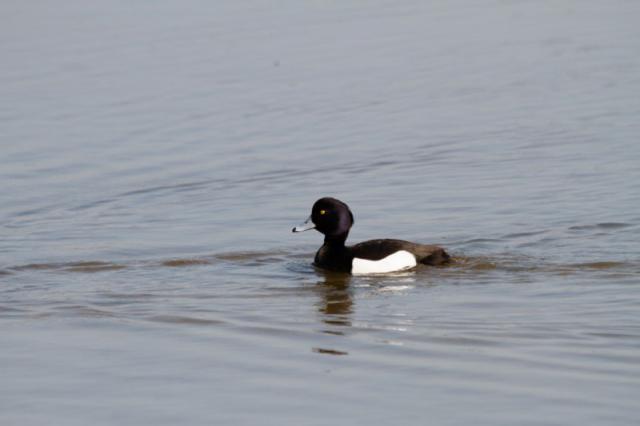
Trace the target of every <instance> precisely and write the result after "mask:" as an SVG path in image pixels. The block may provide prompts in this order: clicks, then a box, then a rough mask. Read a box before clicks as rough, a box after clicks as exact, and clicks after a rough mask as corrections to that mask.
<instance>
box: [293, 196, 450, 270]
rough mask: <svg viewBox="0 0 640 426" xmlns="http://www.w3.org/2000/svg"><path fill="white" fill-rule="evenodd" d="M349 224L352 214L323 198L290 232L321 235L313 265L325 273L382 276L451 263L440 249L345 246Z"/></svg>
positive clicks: (376, 243)
mask: <svg viewBox="0 0 640 426" xmlns="http://www.w3.org/2000/svg"><path fill="white" fill-rule="evenodd" d="M353 224H354V220H353V213H352V212H351V209H349V206H348V205H347V204H346V203H344V202H342V201H340V200H338V199H335V198H332V197H323V198H320V199H319V200H317V201H316V202H315V203H314V204H313V207H312V209H311V215H310V216H309V218H308V219H307V220H306V221H305V222H304V223H302V224H300V225H298V226H296V227H294V228H293V229H292V232H304V231H308V230H311V229H315V230H316V231H318V232H320V233H322V234H324V244H323V245H322V247H320V249H319V250H318V252H317V253H316V255H315V258H314V262H313V264H314V265H315V266H316V267H318V268H320V269H324V270H328V271H335V272H347V273H350V274H352V275H362V274H383V273H391V272H399V271H407V270H410V269H413V268H415V267H416V266H417V265H419V264H424V265H432V266H437V265H442V264H445V263H448V262H449V261H450V259H451V257H450V256H449V254H448V253H447V252H446V251H445V249H443V248H442V247H439V246H435V245H426V244H418V243H412V242H410V241H404V240H396V239H378V240H369V241H364V242H361V243H358V244H356V245H353V246H347V245H345V242H346V240H347V237H348V235H349V230H350V229H351V227H352V226H353Z"/></svg>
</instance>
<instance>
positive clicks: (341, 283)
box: [316, 272, 354, 333]
mask: <svg viewBox="0 0 640 426" xmlns="http://www.w3.org/2000/svg"><path fill="white" fill-rule="evenodd" d="M318 274H319V275H324V277H323V279H322V280H320V281H318V282H317V283H316V291H317V293H318V295H319V296H320V301H319V303H318V311H319V312H321V313H322V314H324V315H323V319H322V320H323V321H324V322H325V323H326V324H327V325H335V326H350V325H351V321H350V320H349V316H350V314H351V313H353V310H354V302H353V296H352V289H351V288H350V286H349V284H350V282H351V276H350V275H349V274H341V273H333V272H318ZM326 332H335V331H331V330H328V331H326ZM335 333H339V332H335Z"/></svg>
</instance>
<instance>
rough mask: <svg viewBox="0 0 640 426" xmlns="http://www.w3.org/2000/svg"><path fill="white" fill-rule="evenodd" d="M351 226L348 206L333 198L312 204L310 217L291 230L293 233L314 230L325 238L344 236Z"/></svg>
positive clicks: (351, 218)
mask: <svg viewBox="0 0 640 426" xmlns="http://www.w3.org/2000/svg"><path fill="white" fill-rule="evenodd" d="M352 225H353V213H351V210H349V206H347V205H346V204H345V203H343V202H342V201H340V200H336V199H335V198H331V197H325V198H320V199H319V200H318V201H316V202H315V203H314V204H313V208H312V209H311V216H309V219H307V220H306V221H305V222H304V223H303V224H301V225H299V226H296V227H295V228H293V232H302V231H308V230H309V229H315V230H317V231H318V232H321V233H323V234H324V235H325V236H327V237H339V236H345V238H346V235H347V234H348V233H349V229H350V228H351V226H352Z"/></svg>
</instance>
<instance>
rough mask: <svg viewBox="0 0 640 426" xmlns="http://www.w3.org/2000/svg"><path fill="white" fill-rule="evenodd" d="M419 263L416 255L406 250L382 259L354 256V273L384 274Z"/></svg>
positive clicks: (352, 266)
mask: <svg viewBox="0 0 640 426" xmlns="http://www.w3.org/2000/svg"><path fill="white" fill-rule="evenodd" d="M416 265H417V262H416V257H415V256H414V255H413V254H411V253H409V252H408V251H406V250H400V251H397V252H395V253H393V254H390V255H389V256H387V257H385V258H382V259H380V260H367V259H360V258H357V257H354V258H353V263H352V264H351V273H352V274H384V273H387V272H396V271H404V270H405V269H411V268H413V267H414V266H416Z"/></svg>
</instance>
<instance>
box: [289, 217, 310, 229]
mask: <svg viewBox="0 0 640 426" xmlns="http://www.w3.org/2000/svg"><path fill="white" fill-rule="evenodd" d="M315 227H316V225H314V224H313V222H312V221H311V218H309V219H307V220H305V221H304V223H301V224H300V225H298V226H296V227H295V228H293V229H292V230H291V232H304V231H308V230H309V229H314V228H315Z"/></svg>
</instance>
